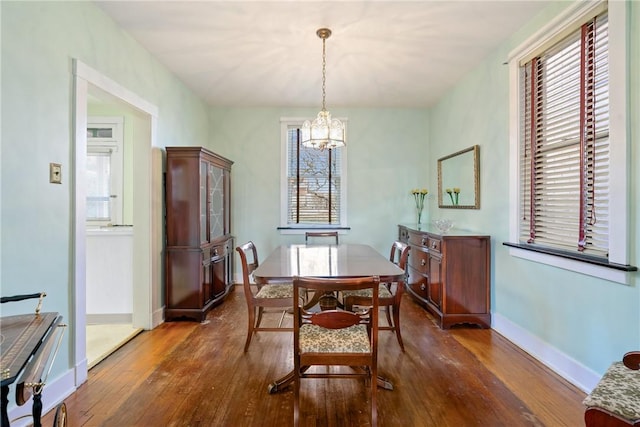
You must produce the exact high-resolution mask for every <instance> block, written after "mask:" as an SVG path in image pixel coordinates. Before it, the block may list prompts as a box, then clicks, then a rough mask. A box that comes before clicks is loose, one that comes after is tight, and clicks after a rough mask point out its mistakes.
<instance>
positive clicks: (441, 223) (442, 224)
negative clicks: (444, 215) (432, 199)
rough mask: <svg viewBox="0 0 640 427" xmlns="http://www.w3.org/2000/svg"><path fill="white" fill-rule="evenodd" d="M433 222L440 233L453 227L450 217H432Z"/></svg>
mask: <svg viewBox="0 0 640 427" xmlns="http://www.w3.org/2000/svg"><path fill="white" fill-rule="evenodd" d="M433 224H434V225H435V226H436V228H437V229H438V230H440V232H441V233H446V232H447V231H449V230H450V229H451V227H453V221H451V220H450V219H434V220H433Z"/></svg>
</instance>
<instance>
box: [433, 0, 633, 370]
mask: <svg viewBox="0 0 640 427" xmlns="http://www.w3.org/2000/svg"><path fill="white" fill-rule="evenodd" d="M568 5H570V3H568V2H560V3H559V4H556V5H552V6H551V7H550V8H548V9H546V10H545V11H544V12H543V13H542V14H541V15H539V16H537V17H536V18H535V19H533V20H532V21H531V22H530V23H529V25H528V26H527V27H524V28H522V29H521V30H520V31H519V33H518V34H516V35H514V36H513V37H511V38H510V39H509V40H506V41H505V42H504V43H503V44H502V45H501V46H500V47H499V48H498V49H497V50H496V51H495V52H494V53H493V54H491V55H490V56H489V57H487V58H486V59H485V60H484V61H483V62H482V63H481V64H480V65H479V66H478V67H477V68H476V69H474V70H473V72H471V73H469V74H468V75H467V76H466V77H465V78H464V79H463V81H461V82H460V83H459V84H458V85H457V86H456V87H455V88H454V89H453V90H452V91H450V92H449V93H448V94H447V95H446V96H445V97H443V99H442V100H441V101H440V102H439V104H438V105H437V106H435V107H434V108H433V109H431V111H430V122H431V123H432V125H431V127H430V129H429V131H430V133H429V153H430V157H431V158H436V159H437V158H439V157H442V156H443V155H446V154H449V153H452V152H455V151H457V150H459V149H462V148H466V147H467V146H470V145H473V144H478V145H480V154H481V168H480V169H481V209H480V210H479V211H468V210H464V211H456V210H446V211H445V210H444V209H441V210H439V212H437V213H435V215H440V216H445V215H446V216H447V217H450V218H453V219H454V220H455V222H456V223H457V224H459V225H461V226H464V227H465V228H470V229H474V230H478V231H483V232H485V233H488V234H490V235H491V236H492V240H493V243H492V257H493V260H492V310H493V312H494V314H497V315H499V316H501V317H502V318H504V319H506V320H507V321H509V322H512V323H513V324H514V325H516V326H517V327H520V328H522V330H524V331H525V335H529V338H533V339H534V340H537V341H539V342H540V343H542V345H543V346H548V347H547V348H551V349H554V350H556V351H559V352H560V353H563V354H564V355H566V357H567V358H569V359H573V360H574V361H575V363H576V364H577V365H583V366H584V367H585V368H586V369H587V370H592V371H594V372H595V374H602V373H604V371H605V370H606V369H607V368H608V366H609V365H610V364H611V362H612V361H615V360H620V359H621V358H622V355H623V354H624V353H625V352H627V351H630V350H637V349H638V348H640V291H639V289H638V284H639V280H638V278H639V277H640V276H639V274H638V273H637V272H635V273H630V276H631V285H630V286H627V285H622V284H619V283H613V282H609V281H605V280H600V279H596V278H594V277H591V276H587V275H584V274H579V273H574V272H570V271H567V270H562V269H559V268H554V267H550V266H547V265H544V264H539V263H536V262H532V261H527V260H523V259H519V258H514V257H512V256H510V255H509V250H508V248H507V247H505V246H503V245H502V243H503V242H507V241H509V210H510V209H509V206H510V203H516V201H514V200H510V198H509V134H508V132H509V98H508V97H509V86H508V84H509V69H508V66H507V65H504V63H505V62H506V61H507V57H508V55H509V52H510V51H511V50H513V49H514V48H515V47H517V46H518V45H519V44H520V43H522V42H523V41H524V40H526V39H527V38H528V37H529V36H531V35H532V34H534V33H535V32H536V31H537V30H538V29H539V28H541V27H542V26H543V25H544V24H546V23H547V22H549V21H550V20H552V19H553V18H555V17H556V16H557V14H558V12H559V11H561V10H562V9H564V8H565V7H567V6H568ZM627 7H628V10H629V12H630V14H629V18H630V19H629V22H630V23H631V25H630V28H631V31H630V33H629V35H628V36H629V43H630V63H629V68H628V75H629V76H630V80H631V90H630V91H629V103H630V104H629V105H630V110H629V120H630V126H631V129H630V135H631V143H630V145H631V152H630V157H629V158H628V161H629V162H630V165H631V177H630V182H631V185H630V190H631V191H630V195H629V196H630V206H631V215H630V222H631V224H630V230H631V233H632V234H631V238H630V242H631V254H632V258H631V264H632V265H635V266H640V253H639V252H638V246H637V245H638V242H639V241H640V230H639V229H638V227H637V224H638V222H639V220H640V211H639V210H638V204H639V203H640V185H639V183H638V167H637V166H638V164H640V152H639V151H638V145H639V143H640V132H639V128H640V115H639V114H638V113H639V112H640V90H639V81H640V78H639V77H638V76H640V67H639V61H640V28H639V26H638V24H637V23H638V22H640V3H638V2H629V3H627ZM613 167H615V165H613ZM433 179H434V175H431V182H433ZM494 320H495V319H494ZM534 347H535V346H534Z"/></svg>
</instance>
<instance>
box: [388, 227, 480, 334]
mask: <svg viewBox="0 0 640 427" xmlns="http://www.w3.org/2000/svg"><path fill="white" fill-rule="evenodd" d="M398 232H399V236H398V237H399V239H400V241H402V242H405V243H408V244H409V247H410V250H409V261H408V279H407V287H406V289H407V293H409V294H410V295H411V296H413V297H414V298H415V299H416V300H417V301H418V302H419V303H420V304H422V305H423V306H424V307H426V308H427V310H428V311H429V312H430V313H431V314H433V316H434V317H435V318H436V321H437V322H438V324H439V326H440V327H441V328H443V329H446V328H449V327H451V326H452V325H455V324H474V325H478V326H480V327H483V328H489V327H491V312H490V301H491V292H490V283H491V280H490V279H491V277H490V271H491V270H490V268H491V267H490V261H491V259H490V258H491V247H490V240H491V238H490V237H489V236H485V235H478V234H473V233H469V232H465V231H460V230H456V229H451V230H449V231H448V232H447V233H444V234H443V233H440V232H439V231H438V230H437V229H435V228H432V227H430V226H427V225H422V224H421V225H420V226H415V225H413V226H412V225H399V227H398Z"/></svg>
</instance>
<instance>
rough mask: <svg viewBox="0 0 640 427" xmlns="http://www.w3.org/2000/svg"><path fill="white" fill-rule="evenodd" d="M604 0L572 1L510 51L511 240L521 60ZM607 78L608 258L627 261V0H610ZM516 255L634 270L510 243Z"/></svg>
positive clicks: (600, 271) (590, 269)
mask: <svg viewBox="0 0 640 427" xmlns="http://www.w3.org/2000/svg"><path fill="white" fill-rule="evenodd" d="M602 3H603V2H602V1H596V2H582V1H578V2H575V3H574V4H572V5H571V6H570V7H568V8H567V9H566V10H565V11H564V12H563V13H561V14H560V15H559V16H558V17H557V18H555V19H553V20H552V21H551V22H550V23H549V24H548V25H546V26H544V27H543V28H542V29H540V31H538V32H536V33H535V34H534V35H533V36H532V37H530V38H529V39H527V40H526V41H525V42H524V43H522V44H521V45H520V46H519V47H518V48H516V49H514V50H513V51H512V52H511V53H510V54H509V87H510V91H509V122H510V125H509V140H510V147H509V178H510V179H509V197H510V200H511V201H512V203H510V204H509V205H510V212H509V240H510V241H511V242H518V240H519V233H518V227H519V221H518V218H520V203H519V202H518V201H519V199H520V198H519V188H520V174H519V164H520V163H519V154H520V153H519V150H520V147H519V143H518V142H519V141H518V140H519V135H520V130H519V126H520V122H519V120H518V109H519V105H518V100H519V85H518V68H519V63H520V60H521V59H522V58H523V57H525V56H526V55H528V54H530V52H532V51H534V50H535V49H536V48H537V47H538V46H539V45H541V44H543V43H545V42H546V41H547V40H549V39H551V38H552V37H554V35H555V34H557V33H558V32H560V31H562V29H563V27H565V26H566V25H570V24H572V23H573V22H575V21H576V20H579V19H580V18H581V17H582V16H584V15H586V14H589V13H590V12H591V11H592V10H594V9H595V8H596V7H600V6H601V4H602ZM608 6H609V11H608V15H609V17H608V19H609V82H610V86H609V87H610V89H609V91H610V93H609V102H610V124H611V125H610V134H609V135H610V137H609V140H610V147H609V149H610V159H611V164H610V170H609V180H610V181H609V191H610V198H609V217H610V218H612V219H615V220H611V221H610V222H609V261H610V262H611V263H614V264H621V265H628V264H629V262H630V250H629V239H630V237H629V192H628V189H629V181H630V179H629V159H630V158H631V157H630V156H629V155H628V153H629V151H630V147H629V136H628V132H629V129H628V126H627V117H628V111H629V105H628V100H627V93H628V87H629V79H628V76H627V70H628V65H627V64H628V60H627V44H628V41H627V19H626V15H627V5H626V2H618V1H612V2H609V4H608ZM509 253H510V254H511V255H513V256H518V257H520V258H525V259H529V260H531V261H536V262H541V263H545V264H549V265H552V266H556V267H560V268H563V269H566V270H571V271H575V272H578V273H584V274H588V275H591V276H594V277H598V278H602V279H605V280H610V281H613V282H617V283H623V284H628V283H629V280H630V274H629V273H625V272H621V271H619V270H614V269H610V268H606V267H597V266H592V265H590V264H587V263H585V262H580V261H572V260H566V259H563V258H560V257H556V256H553V255H546V254H539V253H535V252H532V251H526V250H518V249H514V248H511V249H510V251H509Z"/></svg>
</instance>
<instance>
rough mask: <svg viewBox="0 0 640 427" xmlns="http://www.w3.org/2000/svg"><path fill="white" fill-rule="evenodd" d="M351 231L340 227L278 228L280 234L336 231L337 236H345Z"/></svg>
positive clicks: (349, 228)
mask: <svg viewBox="0 0 640 427" xmlns="http://www.w3.org/2000/svg"><path fill="white" fill-rule="evenodd" d="M349 230H351V227H340V226H333V227H332V226H326V227H314V226H310V225H307V226H298V227H291V226H289V227H278V231H279V232H280V234H304V233H305V232H306V231H337V232H338V234H346V232H347V231H349Z"/></svg>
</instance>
